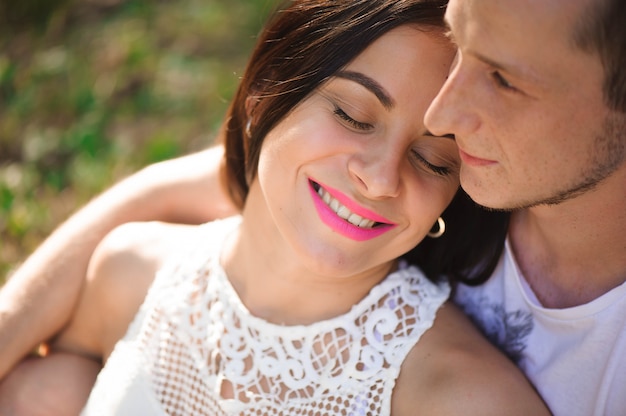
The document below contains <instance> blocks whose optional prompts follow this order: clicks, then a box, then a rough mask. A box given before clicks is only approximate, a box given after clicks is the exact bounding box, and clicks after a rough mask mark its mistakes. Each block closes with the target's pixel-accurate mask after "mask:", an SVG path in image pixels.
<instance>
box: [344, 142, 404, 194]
mask: <svg viewBox="0 0 626 416" xmlns="http://www.w3.org/2000/svg"><path fill="white" fill-rule="evenodd" d="M364 147H365V148H364V149H363V151H361V152H358V153H356V154H354V155H353V156H352V157H351V158H350V161H349V164H348V170H349V171H350V175H351V176H352V178H353V180H354V181H356V183H357V188H358V189H359V191H360V192H361V193H362V194H363V195H365V196H367V197H368V198H371V199H383V198H392V197H397V196H398V195H399V192H400V183H401V179H400V177H401V163H402V159H403V158H402V156H401V152H400V151H399V150H398V149H395V148H394V147H392V146H390V145H387V146H385V144H381V145H373V144H372V143H369V145H368V144H365V145H364Z"/></svg>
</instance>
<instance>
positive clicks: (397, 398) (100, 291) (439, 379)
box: [55, 0, 547, 415]
mask: <svg viewBox="0 0 626 416" xmlns="http://www.w3.org/2000/svg"><path fill="white" fill-rule="evenodd" d="M443 6H444V3H443V2H441V1H415V0H413V1H409V0H407V1H398V0H387V1H357V0H352V1H340V0H338V1H333V2H328V1H319V0H317V1H313V0H299V1H293V2H290V3H289V6H287V7H286V8H285V9H283V10H282V11H281V12H279V13H278V14H277V15H276V16H275V17H274V19H273V20H271V21H270V23H269V24H268V25H267V27H266V29H265V31H264V34H263V36H262V37H261V38H260V40H259V43H258V45H257V47H256V49H255V51H254V52H253V55H252V58H251V60H250V64H249V66H248V68H247V70H246V72H245V74H244V77H243V80H242V83H241V85H240V88H239V90H238V92H237V94H236V97H235V99H234V101H233V104H232V105H231V108H230V110H229V115H228V119H227V123H226V127H225V129H224V131H223V136H224V140H225V148H226V161H227V162H226V166H225V170H224V172H225V180H226V181H227V183H228V185H229V189H231V190H232V196H233V200H234V201H235V202H236V203H237V204H239V205H240V206H241V207H242V208H243V211H242V215H241V216H240V217H233V218H230V219H228V220H224V221H220V222H214V223H209V224H206V225H203V226H199V227H191V226H174V225H168V224H161V223H136V224H130V225H126V226H122V227H120V228H118V229H117V230H116V231H114V232H113V233H112V234H111V235H109V236H108V237H107V238H106V239H105V240H104V241H103V242H102V244H101V245H100V246H99V248H98V249H97V251H96V253H95V255H94V257H93V260H92V262H91V264H90V270H89V281H88V284H87V286H86V288H85V290H84V293H83V295H82V298H81V302H80V304H79V307H78V309H77V311H76V314H75V318H74V320H73V321H72V323H71V324H70V325H69V327H68V328H67V329H66V330H65V331H63V333H62V334H61V335H60V336H59V338H58V339H57V341H56V343H55V344H56V345H55V347H56V348H58V349H62V350H69V351H73V352H75V353H78V354H82V355H84V356H91V357H96V358H98V359H100V358H101V359H103V360H104V361H105V362H106V365H105V367H104V369H103V371H102V372H101V374H100V375H99V377H98V381H97V382H96V386H95V387H94V390H93V391H92V393H91V396H90V398H89V401H88V403H87V406H86V408H85V413H86V414H98V413H103V414H197V413H206V414H233V415H239V414H252V415H260V414H311V415H313V414H345V415H347V414H372V415H379V414H394V415H402V414H420V413H421V414H438V413H441V414H449V413H460V412H463V413H464V414H472V413H480V414H502V413H505V412H506V414H541V412H544V413H546V412H547V411H546V409H545V408H544V407H543V404H542V402H541V400H540V399H539V397H538V396H537V395H536V394H535V393H534V391H533V389H532V387H531V386H530V385H529V384H528V382H527V381H526V380H525V379H524V377H523V376H522V375H521V373H520V372H519V370H517V369H516V368H515V366H514V365H513V364H512V363H510V362H508V361H507V360H506V359H505V358H504V357H503V356H501V355H500V354H499V353H498V352H497V351H496V350H495V349H494V348H493V347H492V346H490V344H489V343H488V342H487V341H485V340H484V339H483V338H482V337H481V336H480V335H479V334H478V333H477V332H476V331H475V329H473V327H472V326H471V324H469V322H468V321H467V320H466V319H465V318H464V316H463V315H462V314H461V313H460V312H459V311H458V310H457V309H456V308H454V307H453V306H452V305H449V304H445V306H443V305H444V302H445V300H446V299H447V297H448V295H449V285H448V283H447V282H445V281H439V280H438V278H439V276H440V275H441V274H442V273H445V274H447V275H448V276H449V277H450V279H453V280H454V279H464V280H472V279H481V278H483V277H484V276H486V275H488V274H489V272H490V270H491V268H492V267H493V264H494V261H495V259H496V258H497V255H498V254H499V253H498V250H497V249H496V248H497V247H501V245H502V238H503V235H504V226H503V225H504V224H503V223H504V222H505V221H504V220H503V218H501V217H500V216H499V215H496V214H487V213H485V212H483V211H481V210H479V209H477V208H476V207H474V206H473V205H472V204H471V203H469V202H468V201H467V200H466V199H464V198H463V196H462V194H459V193H458V188H459V183H458V166H459V160H458V151H457V149H456V145H455V143H454V140H452V139H450V138H447V137H434V136H432V134H430V133H429V132H428V131H427V130H426V129H425V127H424V125H423V121H422V120H423V115H424V113H425V111H426V108H427V107H428V105H429V103H430V101H431V100H432V98H433V97H434V96H435V94H436V93H437V91H438V90H439V88H440V86H441V85H442V84H443V81H444V79H445V76H446V74H447V71H448V69H449V66H450V63H451V61H452V58H453V55H454V49H453V48H452V46H451V45H449V44H448V43H447V41H446V39H445V36H444V34H443V29H442V15H443ZM455 195H456V197H455ZM451 201H452V203H451ZM449 204H450V206H449V207H448V208H447V209H446V207H447V206H448V205H449ZM444 210H446V211H445V213H443V211H444ZM442 213H443V214H442ZM433 223H434V224H436V226H435V229H434V230H431V228H432V227H433ZM444 224H447V226H446V227H445V230H444ZM476 224H480V226H481V227H483V229H484V230H485V232H484V233H482V234H481V235H482V238H481V239H479V240H476V238H474V240H473V241H472V248H471V250H470V249H469V248H468V247H464V246H463V242H464V241H466V240H468V238H466V237H467V236H468V235H470V234H471V233H473V232H474V231H473V229H472V227H475V226H476ZM427 234H430V235H431V238H432V239H426V240H425V241H424V242H423V243H420V242H421V240H422V239H423V238H424V237H426V235H427ZM418 243H419V245H418ZM398 259H400V260H398ZM485 259H486V260H485ZM406 260H409V261H410V262H414V263H416V264H418V265H419V266H420V267H421V268H422V269H423V270H424V272H425V273H427V275H428V276H429V277H430V279H428V278H427V277H426V275H425V274H423V273H422V271H420V269H418V268H417V267H415V266H409V265H408V264H407V263H406ZM155 273H157V277H156V278H154V276H155ZM153 279H154V282H152V281H153ZM129 282H133V284H132V285H129V284H128V283H129ZM146 292H147V296H146ZM144 298H145V300H144ZM138 309H139V312H137V310H138ZM435 316H436V319H435ZM131 321H132V324H131ZM129 324H131V325H130V327H129Z"/></svg>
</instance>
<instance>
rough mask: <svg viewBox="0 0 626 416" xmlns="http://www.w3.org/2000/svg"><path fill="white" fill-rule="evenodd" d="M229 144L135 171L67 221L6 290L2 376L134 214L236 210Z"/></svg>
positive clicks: (70, 303) (178, 217)
mask: <svg viewBox="0 0 626 416" xmlns="http://www.w3.org/2000/svg"><path fill="white" fill-rule="evenodd" d="M222 153H223V149H222V148H221V147H216V148H211V149H209V150H206V151H203V152H199V153H196V154H193V155H189V156H185V157H181V158H178V159H173V160H170V161H166V162H161V163H158V164H155V165H152V166H149V167H147V168H144V169H143V170H141V171H139V172H138V173H136V174H134V175H132V176H130V177H129V178H127V179H125V180H123V181H121V182H120V183H118V184H117V185H115V186H114V187H112V188H111V189H109V190H107V191H106V192H104V193H103V194H102V195H100V196H99V197H97V198H96V199H94V200H93V201H92V202H90V203H89V204H87V205H86V206H85V207H84V208H82V209H81V210H80V211H78V212H77V213H76V214H74V215H73V216H72V217H71V218H70V219H69V220H67V222H65V223H64V224H62V225H61V226H60V227H59V228H58V229H57V230H56V231H55V232H54V233H53V234H52V235H51V236H50V237H49V238H48V239H47V240H46V241H45V242H44V243H43V244H42V245H41V246H40V247H39V248H38V249H37V250H36V251H35V252H34V253H33V254H32V255H31V256H30V257H29V258H28V259H27V261H26V262H25V263H24V264H23V265H22V266H21V267H20V268H19V269H18V270H17V271H16V272H15V273H14V275H13V276H12V277H11V278H10V279H9V281H8V282H7V284H6V285H5V286H4V287H3V288H2V290H0V379H1V378H3V377H4V376H5V375H6V374H7V372H8V371H9V370H10V369H11V367H13V365H15V363H16V362H18V361H19V360H20V359H21V358H22V357H24V356H25V355H27V354H28V352H29V351H32V349H33V348H34V347H35V346H36V345H38V344H39V343H40V342H42V341H44V340H46V339H48V338H50V337H51V336H53V335H54V334H55V333H57V332H58V331H59V330H60V329H61V328H62V327H63V326H64V325H65V324H66V323H67V322H68V320H69V318H70V316H71V315H72V312H73V310H74V308H75V307H76V301H77V299H78V296H79V292H80V289H81V286H82V284H83V281H84V278H85V273H86V270H87V264H88V262H89V258H90V257H91V254H92V253H93V250H94V248H95V247H96V245H97V244H98V242H99V241H100V240H101V239H102V238H103V237H104V235H106V234H107V233H108V232H109V231H111V230H112V229H113V228H115V227H116V226H118V225H120V224H123V223H126V222H130V221H150V220H162V221H170V222H183V223H200V222H205V221H208V220H210V219H214V218H220V217H224V216H227V215H231V214H233V213H234V212H235V211H236V210H235V208H234V206H233V205H232V204H231V203H230V201H229V199H228V197H227V193H226V191H225V190H224V189H223V188H222V186H221V182H220V179H219V175H218V171H219V165H220V163H221V158H222Z"/></svg>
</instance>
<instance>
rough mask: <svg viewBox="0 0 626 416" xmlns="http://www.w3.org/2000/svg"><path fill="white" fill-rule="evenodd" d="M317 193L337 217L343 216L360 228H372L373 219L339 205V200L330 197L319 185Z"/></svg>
mask: <svg viewBox="0 0 626 416" xmlns="http://www.w3.org/2000/svg"><path fill="white" fill-rule="evenodd" d="M317 193H318V195H319V196H320V197H322V200H323V201H324V203H326V205H328V206H329V207H330V209H332V210H333V211H335V213H336V214H337V216H338V217H340V218H343V219H344V220H346V221H348V222H349V223H351V224H353V225H356V226H357V227H361V228H372V227H373V226H374V224H376V222H375V221H372V220H368V219H367V218H363V217H361V216H360V215H357V214H355V213H353V212H351V211H350V210H349V209H348V208H347V207H345V206H344V205H341V204H340V203H339V201H337V200H336V199H335V198H333V197H331V196H330V194H329V193H328V192H326V191H325V190H324V189H323V188H321V187H320V188H319V189H318V191H317Z"/></svg>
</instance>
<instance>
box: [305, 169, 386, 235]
mask: <svg viewBox="0 0 626 416" xmlns="http://www.w3.org/2000/svg"><path fill="white" fill-rule="evenodd" d="M309 185H310V190H311V196H312V198H313V202H314V204H315V208H316V209H317V213H318V215H319V216H320V218H321V220H322V221H323V222H324V223H325V224H326V225H327V226H329V227H330V228H331V229H333V230H334V231H336V232H338V233H339V234H341V235H344V236H345V237H348V238H351V239H353V240H356V241H364V240H369V239H372V238H375V237H378V236H379V235H381V234H384V233H386V232H387V231H389V230H391V229H392V228H394V227H395V225H396V224H394V223H392V222H390V221H389V220H387V219H386V218H384V217H381V216H380V215H378V214H376V213H374V212H372V211H370V210H368V209H366V208H364V207H362V206H360V205H358V204H357V203H356V202H354V201H353V200H351V199H349V198H348V197H347V196H346V195H345V194H343V193H341V192H340V191H338V190H336V189H332V188H330V187H327V186H322V185H320V184H319V183H317V182H315V181H313V180H309Z"/></svg>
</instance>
